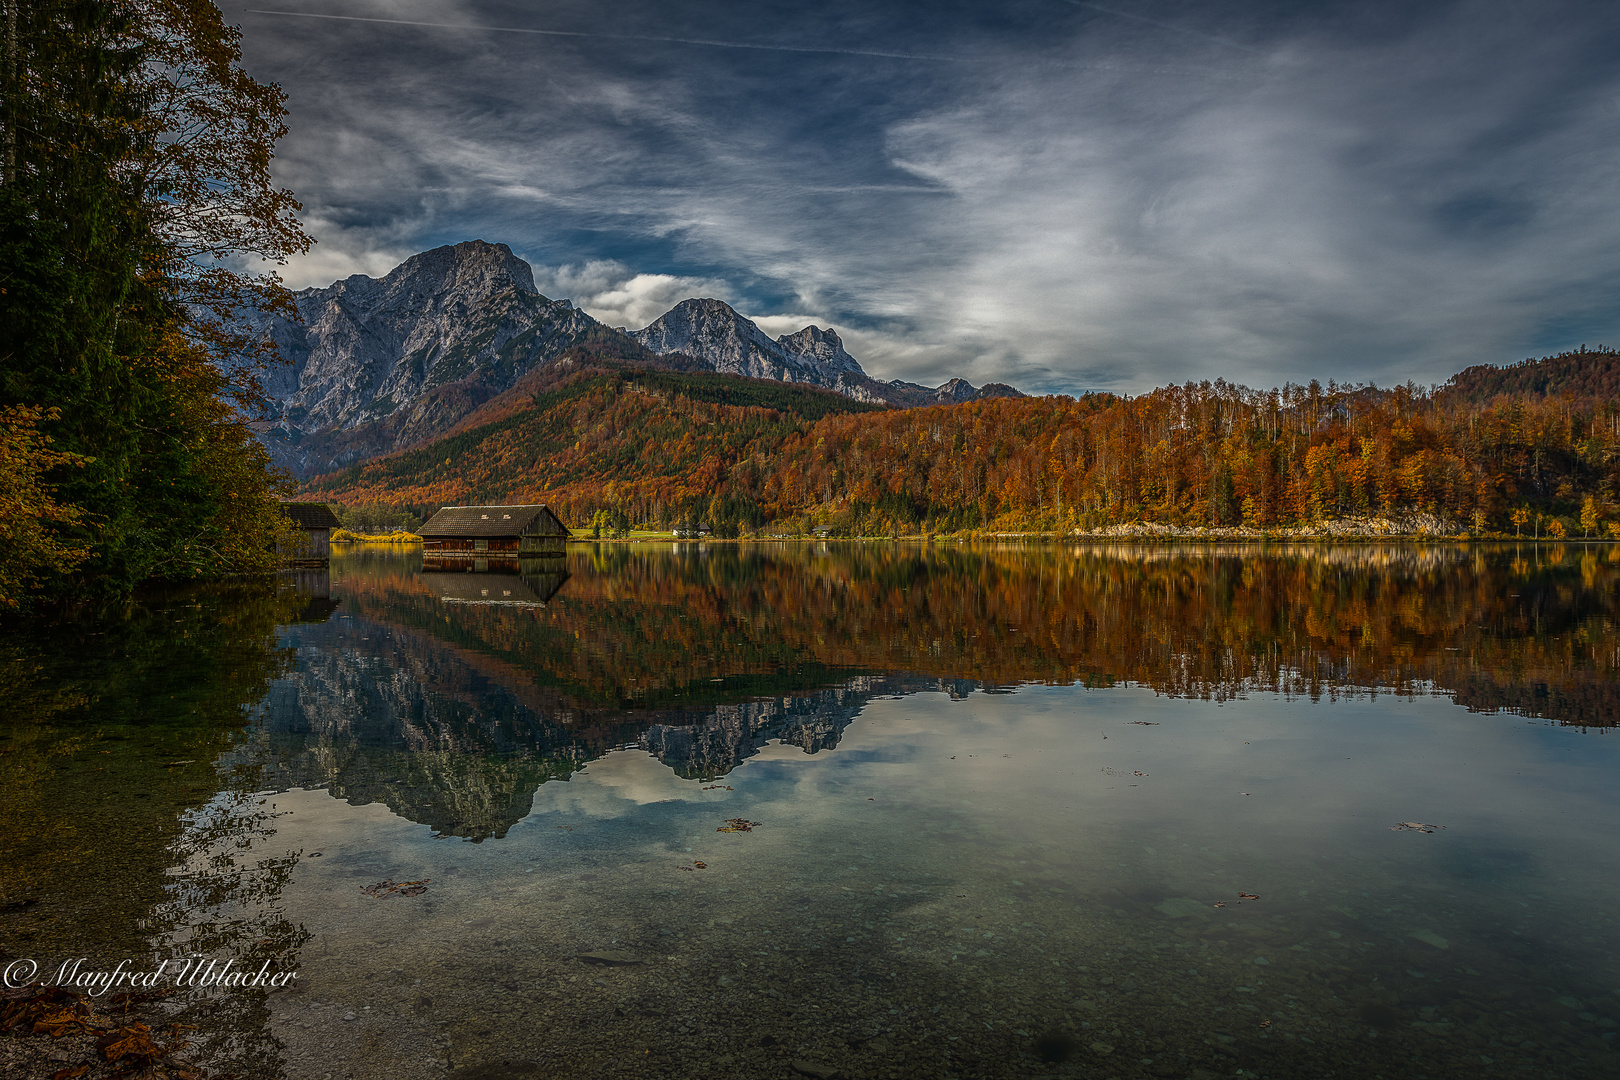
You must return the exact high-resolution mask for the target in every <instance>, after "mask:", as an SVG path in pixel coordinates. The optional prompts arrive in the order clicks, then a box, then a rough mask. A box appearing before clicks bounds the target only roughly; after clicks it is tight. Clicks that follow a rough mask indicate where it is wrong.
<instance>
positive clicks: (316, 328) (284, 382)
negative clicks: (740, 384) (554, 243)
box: [246, 240, 1023, 476]
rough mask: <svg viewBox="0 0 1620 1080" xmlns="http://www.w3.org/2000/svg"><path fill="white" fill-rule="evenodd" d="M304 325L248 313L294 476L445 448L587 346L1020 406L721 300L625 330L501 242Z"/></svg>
mask: <svg viewBox="0 0 1620 1080" xmlns="http://www.w3.org/2000/svg"><path fill="white" fill-rule="evenodd" d="M293 300H294V305H295V306H296V308H297V310H298V313H299V317H300V319H301V320H302V322H295V321H292V320H289V319H285V318H281V317H279V316H264V315H258V314H253V315H248V316H246V318H247V320H248V321H249V323H250V325H253V326H254V327H255V328H256V329H258V330H259V331H260V332H262V333H264V334H267V335H268V336H269V337H270V339H271V340H272V341H273V342H274V343H275V345H276V347H277V349H278V350H279V351H280V353H281V355H282V357H283V358H284V359H285V360H287V361H288V363H287V365H286V366H285V367H283V368H280V369H277V370H275V371H273V372H272V373H271V375H270V377H269V378H268V379H267V380H266V392H267V395H268V396H269V397H270V399H271V400H272V401H273V402H274V411H273V415H270V416H268V417H266V418H265V419H264V420H263V421H261V422H260V423H259V424H257V425H256V430H257V431H258V433H259V435H260V437H261V439H262V440H263V441H264V442H265V444H266V446H267V447H268V448H269V450H270V452H271V455H272V457H273V459H274V460H275V461H276V463H277V464H279V465H281V466H283V467H284V468H287V469H288V470H289V471H291V472H293V473H294V474H295V475H298V476H310V475H314V474H317V473H321V472H325V471H328V470H330V469H333V468H341V467H344V466H347V465H351V464H355V463H357V462H361V461H365V460H369V459H371V458H375V457H378V456H381V455H383V454H388V453H392V452H395V451H398V450H402V449H405V448H407V447H410V446H414V445H418V444H421V443H423V442H426V441H430V440H432V439H434V438H437V437H439V436H442V435H443V434H445V433H446V432H447V431H449V430H451V429H452V428H454V427H456V426H457V425H458V424H460V423H461V421H463V420H464V419H466V418H467V417H468V416H469V415H471V414H472V413H474V412H477V411H478V410H479V409H480V408H481V407H482V406H483V405H485V404H486V403H488V402H489V401H491V400H493V399H494V398H496V397H498V396H500V395H501V394H504V393H506V392H508V391H510V390H511V389H512V388H513V387H514V386H515V385H516V384H517V383H518V382H519V380H521V379H522V378H523V376H524V375H525V374H527V373H528V372H530V371H532V370H534V369H535V368H536V367H542V366H545V365H548V364H553V363H557V362H561V361H562V359H563V357H564V356H565V355H566V354H568V352H569V351H570V350H571V349H577V348H580V347H588V348H590V349H591V351H593V352H596V353H599V354H602V355H608V354H612V356H613V358H614V359H617V360H622V361H625V362H629V363H637V364H642V365H646V366H652V367H672V368H674V369H676V370H709V371H713V372H716V373H719V374H723V375H737V376H742V377H747V378H764V379H770V380H774V381H778V382H784V383H803V384H808V385H811V386H819V387H823V388H825V389H828V390H831V391H833V392H835V393H838V394H841V395H843V396H845V397H848V398H851V399H852V400H855V401H861V402H865V403H868V404H875V405H886V406H891V407H900V408H908V407H914V406H918V405H931V404H936V403H941V402H947V401H949V402H955V401H965V400H975V399H977V398H983V397H1012V396H1018V397H1021V396H1023V395H1022V394H1020V393H1019V392H1018V391H1017V390H1014V389H1013V388H1011V387H1007V386H1003V385H1001V384H991V385H989V386H986V387H983V388H975V387H973V386H972V384H970V383H967V382H966V381H965V380H962V379H951V380H949V381H947V382H946V383H945V384H944V385H943V386H941V387H938V388H935V389H931V388H928V387H925V386H921V385H920V384H915V383H906V382H903V381H900V380H894V381H891V382H888V383H884V382H879V381H878V380H876V379H873V378H871V377H870V376H868V375H867V374H866V372H865V371H864V370H863V369H862V368H861V366H860V363H859V361H857V360H856V359H855V358H854V357H853V356H851V355H850V354H849V352H848V351H847V350H846V349H845V348H844V346H843V342H842V340H841V339H840V338H839V337H838V335H837V332H836V331H835V330H833V329H832V328H831V327H828V328H826V329H822V328H820V327H817V326H814V325H812V326H807V327H805V328H803V329H801V330H799V331H797V332H795V333H793V334H784V335H782V336H780V337H778V338H775V339H773V338H771V337H770V336H769V335H767V334H765V332H764V331H763V330H760V329H759V327H758V326H757V325H756V324H755V323H754V322H753V321H752V320H750V319H748V318H746V317H745V316H743V315H741V314H740V313H738V312H737V311H736V310H735V309H733V308H732V307H731V306H730V305H728V304H726V303H724V302H723V301H720V300H716V299H712V298H707V299H692V300H685V301H682V302H681V303H680V304H677V305H676V306H675V307H674V308H672V309H670V311H668V312H666V313H665V314H664V315H662V316H660V317H659V318H658V319H655V320H654V321H653V322H652V323H650V324H648V326H646V327H644V328H642V329H641V330H637V331H633V332H624V331H621V330H618V329H615V328H611V327H608V326H605V325H603V324H602V323H600V322H598V321H597V320H596V319H594V318H592V317H591V316H590V315H588V314H586V313H585V312H583V311H581V310H579V309H578V308H576V307H574V305H573V304H572V302H571V301H569V300H566V299H564V300H553V299H551V298H549V297H546V296H544V295H542V294H541V293H540V292H539V290H538V288H537V287H536V285H535V282H534V272H533V268H532V267H530V266H529V264H528V263H527V262H525V261H524V260H522V259H520V258H518V257H517V256H516V255H515V254H513V252H512V249H511V248H510V247H508V246H507V245H505V244H491V243H487V242H485V241H483V240H469V241H463V242H462V243H459V244H454V245H446V246H443V247H438V248H434V249H431V250H429V251H425V252H420V253H418V254H416V255H413V256H411V257H410V258H408V259H406V260H405V261H404V262H402V263H401V264H400V265H399V266H396V267H395V268H394V269H392V270H390V271H389V272H388V273H387V274H384V275H383V276H382V277H380V278H371V277H369V276H366V275H364V274H355V275H351V276H350V277H347V278H344V279H341V280H339V281H335V282H333V283H332V284H331V285H327V286H324V287H312V288H307V289H303V290H301V291H299V292H297V293H295V294H294V297H293Z"/></svg>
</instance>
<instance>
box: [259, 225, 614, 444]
mask: <svg viewBox="0 0 1620 1080" xmlns="http://www.w3.org/2000/svg"><path fill="white" fill-rule="evenodd" d="M294 300H295V303H296V304H297V307H298V312H299V314H300V315H301V316H302V317H303V325H302V326H299V325H297V324H296V323H292V322H289V321H287V320H283V319H280V318H273V319H270V320H267V321H266V322H265V323H264V328H265V329H266V330H267V331H268V332H269V333H270V334H271V335H272V337H273V338H274V339H275V341H276V343H277V344H278V345H279V346H280V348H281V353H282V356H283V357H284V358H285V359H286V360H287V361H288V365H287V366H286V367H284V368H281V369H280V370H278V371H276V372H275V374H274V377H273V378H272V379H271V380H270V383H269V386H268V390H269V391H270V394H271V396H272V397H273V398H275V399H276V400H277V401H278V402H279V404H280V409H281V414H280V416H279V417H278V418H277V422H276V423H275V425H274V428H275V430H274V431H272V432H271V433H270V435H269V437H268V438H267V439H266V442H267V443H268V444H269V445H270V447H271V450H272V452H273V453H274V454H275V455H276V456H277V458H278V459H279V460H280V461H281V463H282V464H284V465H288V466H290V467H292V468H293V469H294V471H295V472H300V473H302V472H310V471H319V470H321V469H323V468H330V467H333V466H335V465H342V464H347V463H348V462H347V461H345V460H343V458H344V457H348V458H350V459H351V460H360V459H363V458H366V457H371V456H375V455H376V454H379V453H386V452H387V451H389V450H393V449H398V448H400V447H403V446H407V445H410V444H412V443H414V442H418V441H420V440H421V439H424V438H429V437H432V436H433V435H437V434H440V433H442V432H443V431H444V430H445V429H447V428H448V427H450V426H451V425H453V424H454V423H455V422H456V421H457V420H459V419H461V417H463V416H465V415H466V414H467V413H468V412H470V411H472V409H474V408H476V407H477V406H478V405H480V404H482V403H483V402H485V401H487V400H488V399H489V398H491V397H493V396H494V395H495V394H498V393H500V392H501V391H503V390H506V389H508V388H509V387H510V386H511V385H512V384H513V383H514V382H516V381H517V379H518V377H519V376H521V375H522V374H523V373H524V372H526V371H528V370H529V369H530V368H532V367H534V366H535V365H536V364H539V363H544V362H545V361H547V360H550V359H552V358H554V357H556V356H557V355H559V354H560V353H562V352H563V351H564V350H565V349H567V348H569V347H570V346H571V345H575V344H577V343H579V342H580V341H582V340H584V339H585V338H587V337H588V336H590V335H591V334H593V333H604V332H606V333H612V331H606V330H605V328H603V327H602V325H601V324H600V323H598V322H597V321H596V320H595V319H592V318H591V317H590V316H589V315H586V314H585V313H584V312H581V311H577V310H575V309H574V307H573V305H572V304H570V303H569V302H568V301H566V300H562V301H553V300H549V299H547V298H546V297H544V296H542V295H540V293H539V291H538V290H536V289H535V285H534V274H533V272H532V271H531V270H530V269H529V265H528V263H525V262H524V261H523V260H522V259H519V258H517V257H516V256H515V255H513V254H512V251H511V249H510V248H508V247H506V245H504V244H486V243H484V242H483V241H481V240H474V241H469V242H467V243H462V244H456V245H455V246H453V247H442V248H435V249H434V250H432V251H427V252H423V253H422V254H420V255H416V256H413V257H412V258H410V259H407V260H406V261H405V262H404V263H402V264H401V265H400V266H398V267H396V268H395V269H394V270H392V271H390V272H389V273H388V274H387V275H386V276H384V277H383V278H381V279H380V280H378V279H373V278H369V277H366V276H365V275H363V274H357V275H355V276H353V277H350V278H346V279H345V280H343V281H338V282H335V283H333V284H332V285H329V286H327V287H326V288H324V289H305V290H303V291H302V292H300V293H297V294H296V295H295V297H294ZM360 428H365V429H368V431H367V434H368V435H370V436H371V437H370V438H362V439H359V440H355V439H352V438H351V439H347V440H342V441H343V442H344V443H345V450H344V451H342V452H336V453H334V452H333V451H334V446H333V443H334V440H333V439H331V438H330V437H328V438H326V439H321V438H316V439H313V440H311V439H309V437H310V436H320V435H326V436H331V435H332V434H333V433H337V432H350V431H353V430H355V429H360Z"/></svg>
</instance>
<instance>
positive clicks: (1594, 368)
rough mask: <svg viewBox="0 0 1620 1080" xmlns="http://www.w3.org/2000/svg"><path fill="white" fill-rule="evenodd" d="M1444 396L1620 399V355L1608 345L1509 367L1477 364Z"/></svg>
mask: <svg viewBox="0 0 1620 1080" xmlns="http://www.w3.org/2000/svg"><path fill="white" fill-rule="evenodd" d="M1440 392H1441V394H1442V395H1444V396H1447V397H1456V398H1461V399H1463V400H1466V401H1473V402H1484V401H1489V400H1490V399H1491V398H1493V397H1496V396H1497V395H1498V394H1509V395H1529V396H1536V397H1604V398H1608V399H1609V400H1611V401H1613V400H1616V399H1620V353H1617V352H1615V351H1614V350H1613V349H1611V348H1609V347H1608V346H1606V345H1599V346H1598V347H1597V349H1596V350H1593V351H1588V350H1587V348H1586V346H1584V345H1583V346H1581V347H1580V348H1579V349H1578V350H1576V351H1574V352H1566V353H1559V354H1558V355H1557V356H1543V357H1541V358H1540V359H1539V360H1534V359H1532V360H1521V361H1519V362H1518V363H1517V364H1509V365H1508V366H1507V367H1494V366H1492V365H1490V364H1478V365H1476V366H1474V367H1471V368H1466V369H1464V370H1463V371H1459V372H1458V373H1457V374H1455V375H1453V376H1452V377H1451V378H1450V379H1449V380H1448V381H1447V382H1446V385H1445V386H1444V387H1442V388H1441V391H1440Z"/></svg>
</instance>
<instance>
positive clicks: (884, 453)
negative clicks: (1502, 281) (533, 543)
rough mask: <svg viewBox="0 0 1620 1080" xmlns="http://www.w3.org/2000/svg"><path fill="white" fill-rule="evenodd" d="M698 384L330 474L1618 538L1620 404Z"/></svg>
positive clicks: (512, 418)
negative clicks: (923, 394)
mask: <svg viewBox="0 0 1620 1080" xmlns="http://www.w3.org/2000/svg"><path fill="white" fill-rule="evenodd" d="M684 378H685V376H680V375H675V374H668V373H663V374H659V375H657V376H656V377H655V376H653V375H650V374H637V373H635V372H634V371H630V370H626V369H622V368H621V369H612V368H607V367H600V366H599V367H591V366H588V365H586V366H582V367H581V369H580V370H577V371H575V372H574V373H573V374H571V375H568V376H566V377H563V378H560V379H558V380H557V381H556V382H555V383H554V384H553V385H551V386H550V387H548V388H547V389H545V390H544V391H542V392H540V393H537V394H536V395H535V396H534V397H533V398H532V399H531V400H529V401H527V402H525V403H523V404H522V405H521V406H520V407H515V408H513V409H512V411H511V412H510V413H509V414H508V415H506V416H505V417H504V418H502V419H500V420H498V421H496V422H494V423H490V424H486V425H483V426H480V427H476V428H471V429H468V430H465V431H462V432H461V433H459V434H457V435H455V436H453V437H451V438H449V439H445V440H443V441H440V442H436V443H432V444H429V445H427V446H425V447H421V448H418V449H416V450H413V451H411V452H408V453H405V454H401V455H397V456H395V457H392V458H387V459H383V460H380V461H376V462H372V463H369V464H366V465H363V466H357V467H355V468H352V469H350V470H347V471H346V472H342V473H334V474H330V475H328V476H325V477H321V478H317V479H316V480H315V481H312V482H311V483H310V484H309V485H308V491H309V493H310V494H311V495H312V496H313V497H319V498H325V499H331V500H333V501H336V502H340V503H345V504H351V505H352V504H367V503H385V504H392V505H400V506H408V507H411V508H416V509H419V510H427V509H432V508H434V507H436V506H438V505H440V504H445V503H458V502H461V503H466V502H495V501H503V502H528V501H543V502H547V503H550V504H551V505H552V506H553V507H554V508H557V509H558V510H559V511H560V512H561V513H562V514H563V516H564V518H565V519H567V520H570V521H572V522H574V523H583V522H585V521H588V520H590V519H591V518H592V517H593V516H594V515H595V514H596V512H597V511H599V510H606V511H610V512H611V513H613V514H614V515H615V516H617V517H619V518H620V519H622V520H626V521H629V522H633V523H638V524H640V523H646V524H668V523H671V522H675V521H679V520H686V519H694V518H703V519H707V520H709V522H710V523H711V524H713V525H714V526H715V527H716V530H717V531H718V532H720V533H721V534H722V535H727V534H731V535H735V534H736V533H738V532H741V531H746V530H761V531H766V532H805V531H810V530H812V529H814V528H817V527H827V528H831V529H833V530H834V532H836V533H839V534H850V535H881V534H889V533H895V532H906V533H915V532H919V531H928V530H933V531H956V530H963V529H989V530H998V531H1030V530H1033V531H1057V530H1065V531H1067V530H1074V529H1082V530H1095V529H1099V528H1104V527H1107V526H1111V525H1119V524H1128V523H1159V524H1164V525H1172V526H1180V527H1236V526H1248V527H1252V528H1255V529H1261V530H1264V529H1276V528H1285V527H1292V526H1299V525H1306V524H1310V523H1313V522H1319V521H1323V520H1326V519H1342V518H1353V517H1372V516H1383V517H1390V516H1399V515H1402V514H1407V513H1411V512H1423V513H1427V514H1431V515H1435V516H1438V517H1440V518H1443V519H1446V520H1448V521H1450V522H1453V523H1454V524H1455V528H1456V529H1457V530H1458V531H1463V530H1471V531H1473V532H1488V531H1496V532H1505V533H1516V532H1522V533H1523V534H1525V535H1532V534H1534V535H1545V534H1549V533H1550V534H1551V535H1555V536H1556V535H1565V534H1567V535H1584V534H1589V533H1590V534H1595V535H1603V534H1604V525H1605V523H1606V522H1609V521H1612V520H1613V518H1614V517H1615V511H1614V506H1613V500H1614V498H1615V495H1616V481H1617V480H1620V402H1617V401H1616V400H1615V399H1614V398H1612V397H1596V396H1587V397H1550V396H1547V395H1544V394H1523V393H1521V394H1509V395H1496V396H1494V397H1492V398H1491V399H1490V400H1488V401H1484V402H1478V401H1472V400H1467V399H1465V398H1463V397H1462V396H1461V395H1455V394H1448V393H1439V394H1430V393H1428V392H1426V391H1423V390H1421V389H1419V388H1417V387H1414V386H1405V387H1396V388H1393V389H1387V390H1386V389H1378V388H1374V387H1371V386H1340V385H1337V384H1329V385H1328V386H1327V387H1325V388H1324V387H1322V386H1320V385H1318V384H1316V383H1312V384H1311V385H1310V386H1295V385H1289V386H1286V387H1283V388H1281V389H1277V390H1269V391H1257V390H1250V389H1247V388H1244V387H1241V386H1235V385H1232V384H1229V383H1226V382H1223V381H1216V382H1214V383H1197V384H1193V383H1189V384H1186V385H1184V386H1172V387H1165V388H1162V389H1159V390H1156V391H1154V392H1152V393H1150V394H1146V395H1143V396H1141V397H1136V398H1129V399H1127V398H1119V397H1115V396H1113V395H1107V394H1089V395H1086V396H1084V397H1081V398H1078V399H1075V398H1069V397H1061V396H1058V397H1042V398H1021V399H1004V400H990V401H975V402H967V403H963V404H959V405H949V406H935V407H931V408H923V409H910V410H889V411H881V412H872V413H864V414H859V415H857V414H853V413H852V412H849V411H843V412H837V413H831V414H828V415H825V416H820V417H819V418H817V417H816V416H813V415H810V414H808V413H807V412H804V411H802V410H801V411H798V412H795V411H793V410H791V409H789V408H787V407H785V406H778V407H767V406H768V405H770V404H774V403H770V402H761V403H760V404H753V403H744V402H741V401H738V402H737V403H734V404H723V403H719V402H717V401H715V400H713V397H712V394H711V395H708V398H709V399H708V400H705V396H706V394H705V392H704V391H703V389H702V388H701V387H700V386H699V384H696V383H694V384H690V385H687V384H684V383H683V379H684Z"/></svg>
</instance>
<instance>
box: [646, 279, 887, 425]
mask: <svg viewBox="0 0 1620 1080" xmlns="http://www.w3.org/2000/svg"><path fill="white" fill-rule="evenodd" d="M630 337H632V338H633V339H635V341H636V342H638V343H639V344H641V345H642V346H644V347H645V348H646V349H648V350H649V351H651V352H654V353H658V354H659V355H669V354H671V353H682V354H684V355H686V356H690V357H692V358H693V359H695V360H702V361H704V362H705V363H707V364H709V365H711V366H712V367H713V368H714V370H716V371H718V372H721V373H723V374H727V375H745V376H747V377H749V378H752V379H775V380H776V381H777V382H791V383H809V384H811V385H812V386H821V387H825V388H826V389H828V390H835V391H837V392H838V393H840V394H843V395H844V396H846V397H852V398H854V399H855V400H857V401H868V402H873V403H879V404H887V403H888V399H887V398H886V397H884V396H883V391H882V384H881V383H877V382H874V381H873V380H872V379H870V378H868V377H867V374H866V372H864V371H862V370H861V365H860V364H858V363H856V361H855V358H854V357H853V356H851V355H849V353H847V352H845V351H844V343H843V342H842V341H840V340H839V339H838V334H837V333H835V332H834V331H833V330H832V328H830V327H829V328H828V329H826V330H822V329H821V328H820V327H816V326H807V327H805V328H804V329H803V330H800V331H799V332H798V333H796V334H784V335H783V336H782V337H779V338H774V339H773V338H771V337H770V336H769V335H768V334H766V333H765V331H763V330H761V329H760V328H759V327H758V326H757V325H756V324H755V323H754V321H753V320H752V319H747V318H744V317H743V316H742V315H740V314H738V313H737V311H736V310H735V309H734V308H732V307H731V305H729V304H726V303H724V302H722V301H720V300H683V301H681V302H680V303H679V304H676V305H675V307H673V308H672V309H670V310H669V311H666V312H665V313H664V314H663V315H660V316H659V317H658V318H657V319H656V320H654V321H653V323H652V324H651V325H650V326H648V327H646V328H645V329H642V330H636V331H633V332H632V333H631V334H630Z"/></svg>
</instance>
